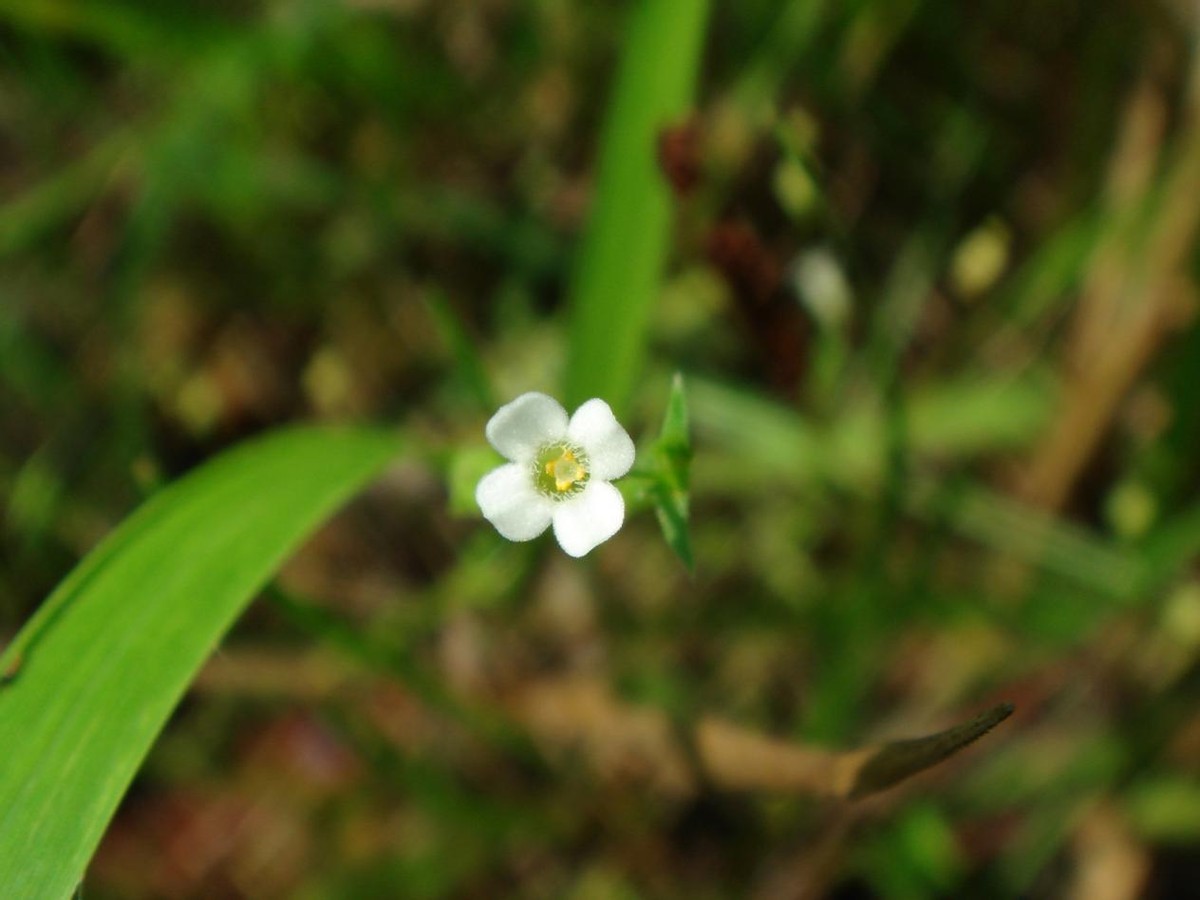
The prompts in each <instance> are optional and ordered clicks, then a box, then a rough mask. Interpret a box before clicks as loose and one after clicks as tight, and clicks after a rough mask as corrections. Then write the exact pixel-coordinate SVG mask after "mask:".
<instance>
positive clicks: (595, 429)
mask: <svg viewBox="0 0 1200 900" xmlns="http://www.w3.org/2000/svg"><path fill="white" fill-rule="evenodd" d="M567 440H569V441H570V442H571V443H573V444H578V445H579V446H580V447H581V448H582V449H583V451H584V452H585V453H586V454H587V456H588V472H589V473H591V476H592V477H593V478H599V479H601V480H603V481H611V480H612V479H613V478H620V477H621V476H622V475H624V474H625V473H626V472H628V471H629V468H630V466H632V465H633V441H632V440H631V439H630V437H629V435H628V433H626V431H625V429H624V428H622V427H621V423H620V422H618V421H617V419H616V416H614V415H613V411H612V410H611V409H610V408H609V406H608V404H607V403H605V402H604V401H603V400H600V399H599V398H597V399H595V400H589V401H588V402H587V403H585V404H583V406H581V407H579V409H577V410H575V415H573V416H571V421H570V423H569V424H568V425H567ZM617 527H618V528H620V527H621V526H620V523H618V524H617Z"/></svg>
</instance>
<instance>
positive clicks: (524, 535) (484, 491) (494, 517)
mask: <svg viewBox="0 0 1200 900" xmlns="http://www.w3.org/2000/svg"><path fill="white" fill-rule="evenodd" d="M475 502H476V503H478V504H479V509H480V510H481V511H482V512H483V515H484V518H486V519H487V520H488V521H489V522H491V523H492V525H494V526H495V527H496V530H497V531H498V532H500V534H501V535H502V536H504V537H506V538H508V539H509V540H510V541H531V540H533V539H534V538H535V537H537V536H538V535H539V534H541V533H542V532H543V531H545V530H546V528H547V527H548V526H549V525H550V519H551V516H552V514H553V513H554V506H555V503H554V501H553V500H551V499H550V498H549V497H543V496H542V495H541V494H539V493H538V492H537V489H536V488H535V487H534V486H533V478H532V477H531V476H530V474H529V468H528V467H527V466H526V465H523V464H520V463H509V464H508V465H506V466H500V468H498V469H493V470H492V471H490V472H488V473H487V474H486V475H484V476H483V477H482V478H481V479H479V484H478V485H476V487H475Z"/></svg>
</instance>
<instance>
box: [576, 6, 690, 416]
mask: <svg viewBox="0 0 1200 900" xmlns="http://www.w3.org/2000/svg"><path fill="white" fill-rule="evenodd" d="M708 6H709V4H708V2H707V0H641V2H639V3H636V4H634V8H633V11H632V13H631V16H630V20H629V26H628V30H627V32H626V42H625V50H624V55H623V57H622V59H621V66H620V70H619V71H618V73H617V80H616V86H615V88H614V93H613V98H612V101H611V105H610V107H609V115H608V121H607V122H606V126H605V131H604V136H603V139H602V144H601V150H600V163H599V169H600V171H599V177H598V179H597V185H596V199H595V205H594V206H593V208H592V212H591V217H590V220H589V222H588V227H587V232H586V233H585V235H584V239H583V246H582V247H581V249H580V255H579V260H578V265H577V268H576V270H575V280H574V284H573V290H572V298H571V299H572V305H573V310H572V315H573V317H572V320H571V333H570V356H569V362H568V366H567V386H566V399H567V405H568V406H569V407H570V408H572V409H573V408H575V407H576V406H578V405H579V404H580V403H582V402H583V401H585V400H588V399H590V398H592V397H603V398H604V399H605V400H607V401H608V402H609V404H610V405H611V406H612V407H613V409H614V410H616V412H617V414H618V416H619V415H620V414H621V412H622V410H623V409H624V407H625V404H626V403H627V402H628V400H629V395H630V393H631V392H632V390H633V386H634V384H635V383H636V380H637V378H638V377H639V372H640V370H641V365H642V357H643V355H644V352H645V344H646V339H645V338H646V328H647V325H648V323H649V317H650V309H651V306H652V304H653V302H654V300H655V298H656V297H657V294H658V287H659V279H660V277H661V275H662V269H663V264H664V262H665V260H666V254H667V247H668V240H667V238H668V230H669V225H670V214H671V198H670V194H669V191H668V189H667V185H666V183H665V181H664V179H663V177H662V175H661V174H660V173H659V171H658V165H657V162H656V148H657V142H658V136H659V133H660V132H661V130H662V129H663V128H664V127H665V126H668V125H671V124H672V123H675V122H677V121H678V120H679V119H680V118H681V117H682V116H684V115H685V114H686V112H687V109H688V106H689V104H690V103H691V99H692V93H693V90H694V87H695V82H696V73H697V69H698V66H699V61H700V48H701V44H702V40H703V37H704V24H705V21H706V20H707V18H708Z"/></svg>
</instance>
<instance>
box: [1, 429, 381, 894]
mask: <svg viewBox="0 0 1200 900" xmlns="http://www.w3.org/2000/svg"><path fill="white" fill-rule="evenodd" d="M400 446H401V445H400V440H399V438H398V437H397V436H396V435H395V434H393V433H390V432H381V431H372V430H334V429H318V428H299V429H291V430H287V431H284V432H280V433H277V434H275V435H272V436H270V437H267V438H265V439H262V440H258V441H254V442H252V443H249V444H246V445H243V446H241V447H238V448H236V449H234V450H232V451H230V452H229V453H226V454H223V455H222V456H220V457H218V458H217V459H215V460H213V461H211V462H209V463H207V464H205V465H204V466H202V467H200V468H199V469H197V470H196V471H194V472H192V473H191V474H189V475H187V476H186V477H185V478H183V479H181V480H180V481H178V482H176V483H174V484H172V485H170V486H169V487H167V488H166V489H164V490H163V491H162V492H160V493H159V494H157V495H156V496H154V497H153V498H151V499H150V500H149V501H148V502H147V503H146V504H145V505H143V506H142V507H141V508H140V509H139V510H138V511H137V512H135V513H134V514H133V515H132V516H130V517H129V518H128V519H127V520H126V521H125V522H124V523H122V524H121V526H120V527H118V528H117V529H116V531H114V532H113V533H112V534H111V535H110V536H109V537H108V538H107V539H106V540H104V541H103V542H102V543H101V544H100V545H99V546H98V547H97V548H96V549H95V550H94V551H92V553H90V554H89V555H88V556H87V558H86V559H85V560H84V561H83V562H82V563H80V564H79V566H77V567H76V568H75V570H74V571H73V572H72V573H71V574H70V575H69V576H67V578H66V579H65V580H64V581H63V582H62V584H61V585H60V586H59V587H58V589H57V590H55V592H54V593H53V594H52V595H51V596H50V597H49V599H47V600H46V602H45V603H44V604H43V605H42V607H41V609H39V610H38V612H37V613H36V614H35V615H34V616H33V618H32V619H31V620H30V621H29V623H28V624H27V625H26V626H25V628H24V629H23V630H22V631H21V633H20V635H18V637H17V639H16V641H14V643H13V645H12V646H10V647H9V648H8V649H7V651H6V652H5V653H4V655H3V657H0V674H2V675H3V678H2V679H0V746H2V747H3V748H4V761H3V765H2V766H0V885H3V886H4V890H3V894H4V897H5V898H6V900H7V898H13V900H22V898H41V897H66V896H69V895H70V894H71V892H72V891H73V890H74V889H75V887H76V885H77V884H78V883H79V881H80V879H81V878H82V877H83V872H84V869H85V867H86V865H87V862H88V859H89V858H90V857H91V854H92V853H93V852H94V850H95V848H96V846H97V844H98V843H99V841H100V838H101V836H102V835H103V833H104V829H105V828H106V827H107V825H108V822H109V820H110V819H111V818H112V815H113V813H114V812H115V811H116V808H117V804H118V803H119V802H120V800H121V797H122V796H123V794H124V793H125V790H126V789H127V788H128V786H129V783H130V782H131V781H132V779H133V776H134V774H135V773H136V772H137V769H138V767H139V766H140V765H141V763H142V760H143V759H144V758H145V756H146V754H147V752H148V751H149V749H150V746H151V745H152V743H153V742H154V739H155V738H156V737H157V736H158V733H159V731H160V730H161V729H162V727H163V725H164V723H165V722H166V721H167V717H168V716H169V715H170V714H171V711H172V710H173V709H174V708H175V705H176V704H177V703H178V702H179V699H180V698H181V697H182V696H183V693H184V691H185V690H186V689H187V686H188V684H190V683H191V680H192V678H193V677H194V675H195V674H196V671H197V670H198V669H199V668H200V666H201V665H202V664H203V663H204V661H205V660H206V659H207V657H208V655H209V654H210V653H211V652H212V651H213V649H214V648H215V647H216V646H217V644H218V643H219V642H220V640H221V637H222V636H223V635H224V633H225V632H226V630H227V629H228V628H229V626H230V625H231V624H232V623H233V621H234V619H236V618H237V616H238V614H239V613H241V611H242V610H243V609H244V608H245V607H246V605H247V604H248V603H249V601H250V599H251V598H252V597H253V596H254V595H255V593H257V591H258V590H259V589H260V588H261V587H262V586H263V584H264V583H265V582H266V581H267V579H268V578H269V577H270V575H271V573H272V572H274V571H275V569H276V568H277V567H278V566H279V564H280V563H281V562H282V561H283V560H284V559H285V558H286V557H287V556H288V555H289V554H290V553H291V551H292V550H293V549H295V547H296V546H297V545H298V544H299V543H300V542H301V541H302V540H303V539H304V538H305V537H306V536H307V535H308V534H309V533H310V532H311V531H312V530H313V529H314V528H315V527H316V526H317V525H318V524H320V522H321V521H322V520H324V519H325V518H326V517H327V516H328V515H329V514H330V513H332V511H333V510H334V509H335V508H336V507H337V506H339V505H340V504H341V503H342V502H344V501H345V500H346V499H347V498H348V497H349V496H350V495H351V494H352V493H354V492H355V491H357V490H358V489H360V488H361V487H362V486H363V485H364V484H365V483H366V482H367V480H368V479H370V478H371V477H372V476H373V475H375V474H376V473H377V472H378V471H379V470H380V469H381V468H382V467H383V465H384V464H385V463H386V462H387V461H388V460H389V459H391V458H392V457H393V456H394V455H395V454H396V453H397V452H398V451H399V450H400Z"/></svg>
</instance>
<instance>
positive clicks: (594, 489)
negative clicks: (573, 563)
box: [551, 479, 625, 556]
mask: <svg viewBox="0 0 1200 900" xmlns="http://www.w3.org/2000/svg"><path fill="white" fill-rule="evenodd" d="M551 502H553V501H551ZM553 512H554V536H555V537H556V538H558V544H559V546H560V547H562V548H563V550H565V551H566V552H567V553H568V554H569V555H571V556H583V555H584V554H585V553H587V552H588V551H589V550H591V549H592V548H593V547H595V546H596V545H598V544H602V543H604V542H605V541H607V540H608V539H609V538H610V537H612V536H613V535H614V534H616V533H617V532H618V531H619V530H620V528H621V523H622V522H624V521H625V501H624V499H622V497H621V492H620V491H618V490H617V489H616V488H615V487H613V486H612V485H611V484H609V483H608V482H607V481H598V480H595V479H593V480H592V481H589V482H588V486H587V487H586V488H584V489H583V493H581V494H580V495H579V496H578V497H572V498H571V499H570V500H563V501H561V502H559V503H556V504H555V506H554V511H553Z"/></svg>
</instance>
